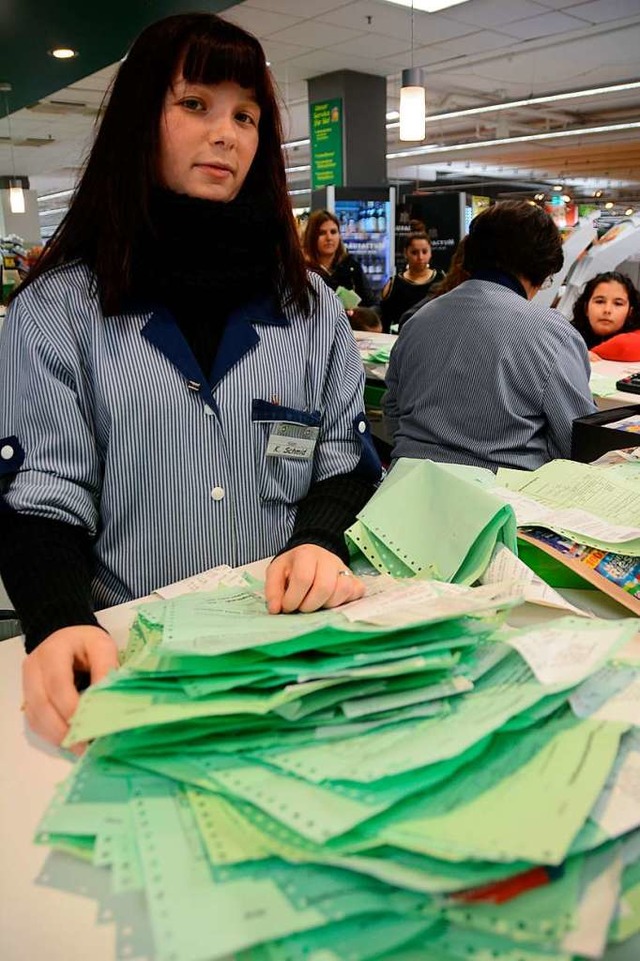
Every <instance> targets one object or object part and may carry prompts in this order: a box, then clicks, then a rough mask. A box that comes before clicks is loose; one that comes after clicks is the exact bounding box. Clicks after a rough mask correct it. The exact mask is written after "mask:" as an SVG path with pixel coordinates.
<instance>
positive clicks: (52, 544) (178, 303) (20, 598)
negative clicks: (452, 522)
mask: <svg viewBox="0 0 640 961" xmlns="http://www.w3.org/2000/svg"><path fill="white" fill-rule="evenodd" d="M205 203H206V202H204V201H196V202H195V203H194V202H193V201H192V200H191V199H190V198H184V197H176V196H175V195H171V194H168V193H167V192H161V193H159V194H158V196H157V197H156V198H155V209H154V210H152V213H153V214H154V215H155V217H154V219H155V223H156V225H157V236H156V237H155V238H153V240H152V241H150V242H148V243H147V244H145V246H144V247H142V246H141V247H140V248H139V253H138V256H137V258H136V259H135V260H134V265H135V269H134V282H133V288H132V292H133V293H134V294H135V296H136V297H137V298H138V297H143V298H145V297H146V298H148V299H149V300H151V301H153V302H154V303H156V304H162V305H164V306H166V307H167V308H168V309H169V310H170V311H171V312H172V314H173V316H174V317H175V319H176V322H177V324H178V326H179V328H180V330H181V332H182V334H183V336H184V338H185V340H186V341H187V343H188V344H189V347H190V348H191V351H192V353H193V355H194V357H195V359H196V360H197V361H198V364H199V366H200V368H201V369H202V370H203V371H210V370H211V368H212V365H213V361H214V359H215V356H216V354H217V350H218V347H219V344H220V340H221V338H222V334H223V332H224V327H225V322H226V317H227V316H228V314H229V312H230V311H231V310H233V309H234V307H236V306H239V305H240V303H243V302H246V301H247V300H249V299H251V298H252V297H255V296H258V295H260V294H266V293H269V292H271V290H272V285H273V281H272V278H273V276H274V272H275V271H274V268H275V264H274V260H273V259H269V258H258V260H259V262H257V261H256V256H255V250H253V253H252V256H251V258H250V260H245V261H244V262H245V263H247V262H249V263H251V275H250V278H247V277H242V276H241V275H240V273H239V272H238V271H241V267H237V265H241V264H242V262H243V260H242V258H243V254H244V253H245V252H244V250H242V249H240V250H239V249H238V246H242V245H243V244H244V243H245V238H247V237H249V238H250V239H251V244H252V246H253V245H254V244H255V236H256V235H255V233H253V230H247V229H246V226H247V225H246V223H245V229H243V230H242V231H238V232H237V233H235V232H234V229H233V225H232V224H230V223H226V224H225V225H224V226H225V227H226V231H225V233H226V244H225V249H224V252H223V253H221V254H220V257H219V258H218V259H217V260H214V263H217V267H218V269H217V270H216V272H215V275H214V276H213V277H212V275H211V271H210V269H209V268H207V269H205V270H201V269H199V268H197V269H195V270H191V271H190V270H189V269H185V268H184V267H182V268H181V269H180V270H179V271H178V272H177V275H176V276H173V271H171V270H169V271H167V258H166V256H165V257H160V256H158V253H159V250H160V249H165V250H166V249H167V248H166V246H165V244H167V243H168V242H169V241H170V240H171V241H173V242H174V243H175V240H176V236H177V235H178V233H177V232H179V231H180V230H183V229H184V226H185V223H184V221H185V218H187V219H188V222H189V227H190V228H191V230H192V231H193V229H194V222H195V231H196V234H197V232H198V228H201V229H203V230H204V229H206V227H207V223H206V220H207V215H208V211H207V210H206V208H205V207H204V206H203V205H204V204H205ZM211 206H213V205H209V204H207V207H211ZM216 206H222V205H216ZM225 206H227V207H230V206H231V205H225ZM223 213H224V215H225V216H228V215H229V209H227V210H225V211H224V212H223ZM202 214H204V221H203V222H202V223H200V224H198V217H199V216H201V215H202ZM254 216H256V208H255V207H252V213H251V217H254ZM257 216H258V217H260V216H262V212H261V211H260V209H259V205H258V209H257ZM240 220H242V217H241V218H240ZM250 226H253V227H254V228H256V227H257V224H253V225H250ZM191 239H192V238H191V237H190V240H191ZM247 242H248V241H247ZM221 249H222V248H220V250H221ZM220 250H219V251H217V252H218V253H220ZM220 260H222V261H223V263H222V268H223V269H222V271H221V270H220V266H221V264H220ZM234 272H236V275H235V276H234ZM225 273H226V278H227V280H226V282H223V283H222V284H220V282H219V278H220V277H221V276H223V277H224V276H225ZM203 298H207V300H206V301H205V302H209V303H212V302H213V303H215V304H216V312H215V314H216V316H215V322H212V323H211V324H209V325H203V323H202V312H201V310H198V309H196V308H197V307H198V305H201V304H202V302H203ZM372 493H373V485H372V484H371V483H370V482H367V481H365V480H363V479H362V478H361V477H359V476H357V475H356V474H355V473H352V474H345V475H338V476H335V477H331V478H329V479H327V480H324V481H320V482H318V483H316V484H313V485H312V486H311V488H310V490H309V492H308V494H307V496H306V497H305V498H304V499H303V500H302V501H301V502H300V504H299V505H298V511H297V515H296V521H295V525H294V529H293V532H292V535H291V537H290V538H289V540H288V542H287V544H286V545H284V547H283V552H284V551H286V550H290V549H291V548H293V547H297V546H300V545H302V544H316V545H318V546H320V547H324V548H325V549H326V550H329V551H331V552H332V553H334V554H337V555H338V556H339V557H340V558H341V559H342V560H343V561H344V562H345V563H347V561H348V552H347V549H346V545H345V541H344V536H343V534H344V531H345V530H346V528H347V527H349V526H350V524H352V523H353V521H354V520H355V517H356V514H357V513H358V511H360V510H361V509H362V507H363V506H364V505H365V503H366V502H367V500H368V499H369V497H370V496H371V494H372ZM92 573H93V559H92V541H91V538H90V536H89V533H88V531H87V530H85V529H84V528H82V527H79V526H77V525H74V524H67V523H64V522H62V521H54V520H49V519H46V518H40V517H36V516H33V515H28V514H20V513H16V512H14V511H2V512H0V574H1V576H2V579H3V581H4V584H5V587H6V589H7V591H8V593H9V596H10V598H11V600H12V603H13V604H14V606H15V609H16V612H17V614H18V617H19V618H20V621H21V623H22V629H23V632H24V634H25V639H26V649H27V651H31V650H33V649H34V648H35V647H37V645H38V644H39V643H40V642H41V641H43V640H44V639H45V638H46V637H48V636H49V634H52V633H53V632H54V631H56V630H59V629H61V628H63V627H69V626H72V625H80V624H90V625H95V624H97V620H96V617H95V614H94V611H93V604H92V598H91V579H92Z"/></svg>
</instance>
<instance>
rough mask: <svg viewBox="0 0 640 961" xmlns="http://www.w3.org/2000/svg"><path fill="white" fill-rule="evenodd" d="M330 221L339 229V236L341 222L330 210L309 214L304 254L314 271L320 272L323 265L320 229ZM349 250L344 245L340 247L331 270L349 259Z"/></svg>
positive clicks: (332, 262)
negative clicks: (319, 248)
mask: <svg viewBox="0 0 640 961" xmlns="http://www.w3.org/2000/svg"><path fill="white" fill-rule="evenodd" d="M327 220H330V221H331V223H333V224H335V225H336V227H337V228H338V234H339V233H340V221H339V220H338V218H337V217H336V215H335V214H332V213H331V211H330V210H314V211H312V213H311V214H309V220H308V221H307V229H306V230H305V232H304V240H303V248H304V254H305V257H306V259H307V263H308V265H309V266H310V267H311V268H312V269H314V270H320V269H321V265H320V261H319V260H318V237H319V236H320V228H321V227H322V225H323V224H325V223H326V222H327ZM347 256H348V254H347V248H346V247H345V245H344V244H343V243H342V239H340V243H339V245H338V249H337V250H336V253H335V256H334V258H333V260H332V261H331V269H332V270H333V268H334V267H337V266H338V264H339V263H340V262H341V261H342V260H344V259H345V257H347Z"/></svg>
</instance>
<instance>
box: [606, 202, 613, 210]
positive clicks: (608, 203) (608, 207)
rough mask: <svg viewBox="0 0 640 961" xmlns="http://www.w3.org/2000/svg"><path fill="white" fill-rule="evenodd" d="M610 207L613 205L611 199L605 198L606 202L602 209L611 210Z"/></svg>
mask: <svg viewBox="0 0 640 961" xmlns="http://www.w3.org/2000/svg"><path fill="white" fill-rule="evenodd" d="M612 207H613V202H612V201H611V200H607V202H606V204H605V205H604V209H605V210H611V209H612Z"/></svg>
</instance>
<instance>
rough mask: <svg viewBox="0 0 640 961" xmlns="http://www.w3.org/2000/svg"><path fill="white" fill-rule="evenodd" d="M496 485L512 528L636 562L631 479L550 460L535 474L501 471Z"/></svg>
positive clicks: (636, 515)
mask: <svg viewBox="0 0 640 961" xmlns="http://www.w3.org/2000/svg"><path fill="white" fill-rule="evenodd" d="M497 483H498V485H499V486H498V487H497V489H496V494H497V495H498V496H500V497H501V498H502V499H503V500H506V501H508V502H509V503H510V504H511V505H512V507H513V510H514V511H515V515H516V520H517V524H518V527H544V528H547V529H549V530H552V531H555V532H556V533H557V534H560V535H562V536H563V537H568V538H570V539H572V540H575V541H577V542H579V543H580V544H586V545H588V546H589V547H593V548H596V549H597V550H602V551H612V552H614V553H618V554H626V555H628V556H631V557H640V498H639V497H638V480H637V477H633V478H632V477H629V476H625V475H623V474H611V473H609V472H608V471H605V470H603V469H602V468H601V467H597V466H594V465H591V464H578V463H576V462H574V461H567V460H555V461H550V462H549V463H548V464H544V465H543V466H542V467H539V468H538V469H537V470H535V471H514V470H502V469H501V470H499V471H498V474H497ZM500 485H502V486H500Z"/></svg>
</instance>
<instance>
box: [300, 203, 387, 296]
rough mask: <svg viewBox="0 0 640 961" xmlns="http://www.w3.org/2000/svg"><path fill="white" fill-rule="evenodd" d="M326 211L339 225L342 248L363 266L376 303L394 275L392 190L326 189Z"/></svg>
mask: <svg viewBox="0 0 640 961" xmlns="http://www.w3.org/2000/svg"><path fill="white" fill-rule="evenodd" d="M314 199H315V197H314ZM326 209H327V210H331V211H332V213H334V214H335V215H336V217H337V218H338V220H339V221H340V234H341V236H342V240H343V242H344V245H345V247H346V248H347V250H348V251H349V253H350V254H353V256H354V257H356V258H357V260H358V261H359V262H360V264H361V265H362V269H363V271H364V273H365V275H366V277H367V280H368V281H369V284H370V286H371V289H372V291H373V293H374V295H375V297H376V299H379V297H380V293H381V292H382V288H383V287H384V285H385V283H386V282H387V280H388V279H389V277H391V276H392V275H393V273H394V272H395V271H394V261H395V251H394V240H395V237H394V226H395V218H396V213H395V189H394V188H393V187H371V188H367V187H352V188H351V187H328V188H327V195H326Z"/></svg>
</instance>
